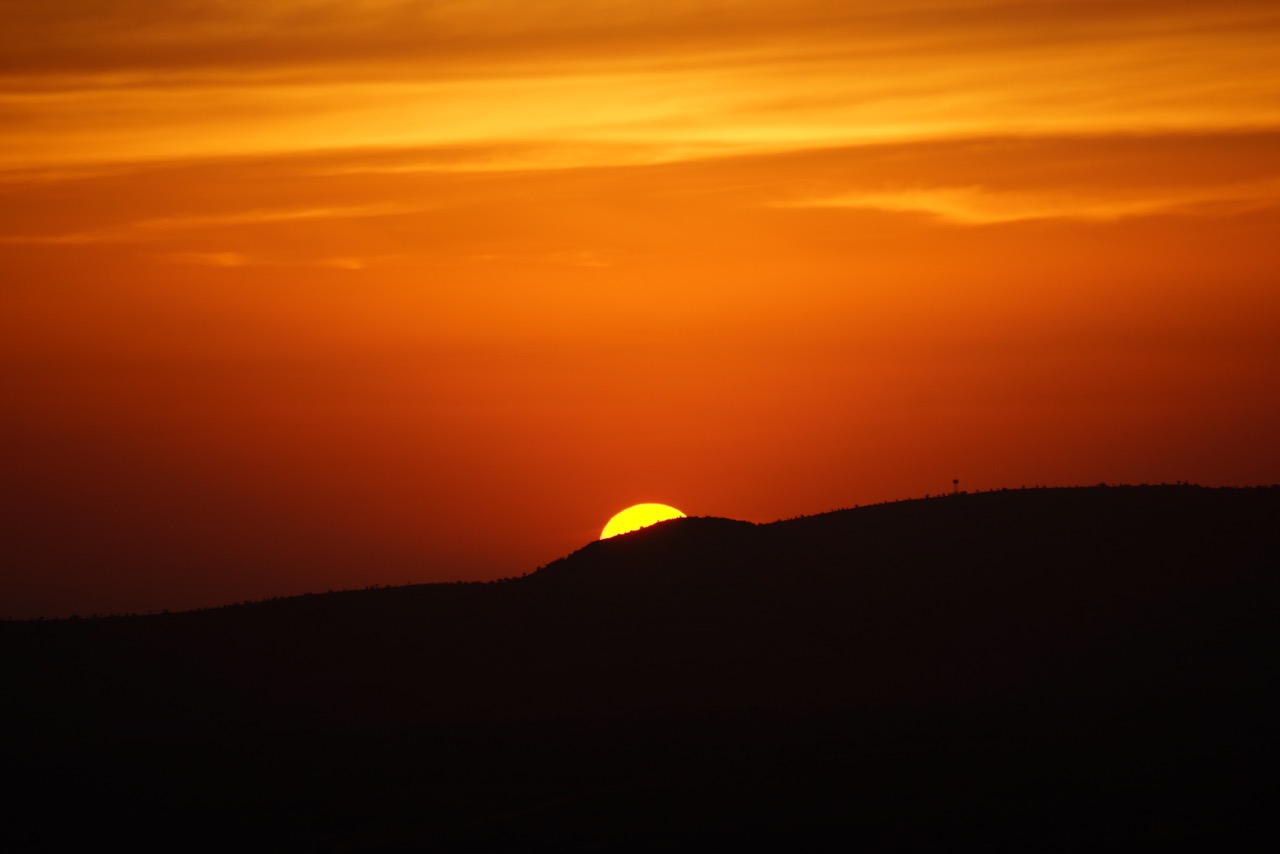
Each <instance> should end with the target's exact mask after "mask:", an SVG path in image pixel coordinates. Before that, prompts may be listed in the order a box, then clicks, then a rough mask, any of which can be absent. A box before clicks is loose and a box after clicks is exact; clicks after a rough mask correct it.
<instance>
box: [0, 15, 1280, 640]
mask: <svg viewBox="0 0 1280 854" xmlns="http://www.w3.org/2000/svg"><path fill="white" fill-rule="evenodd" d="M0 22H2V26H3V31H4V33H5V36H4V39H3V40H2V41H0V395H2V396H0V401H2V403H0V490H3V492H2V493H0V495H2V496H3V503H2V507H0V509H2V510H3V515H2V517H0V543H2V544H3V549H2V550H0V617H5V616H10V617H27V616H37V615H45V616H62V615H66V614H70V613H73V612H74V613H80V614H90V613H114V612H131V611H148V610H160V609H163V608H170V609H180V608H190V607H199V606H206V605H216V604H224V603H228V602H233V601H239V600H242V599H254V598H261V597H265V596H275V595H291V594H297V593H303V592H307V591H322V590H328V589H340V588H350V587H364V586H366V585H373V584H403V583H406V582H425V581H446V580H455V579H489V578H496V577H502V576H511V575H519V574H522V573H524V572H527V571H531V570H533V569H535V568H536V567H537V566H539V565H541V564H544V563H547V562H549V561H550V560H553V559H555V558H557V557H559V556H561V555H563V554H566V553H568V552H570V551H572V550H574V549H576V548H578V547H580V546H581V545H583V544H585V543H586V542H588V541H590V540H591V539H593V538H595V537H596V536H598V534H599V531H600V528H601V526H602V525H603V524H604V523H605V521H606V520H608V519H609V517H610V516H611V515H613V514H614V513H615V512H617V511H618V510H620V509H622V508H624V507H626V506H628V505H630V504H634V503H637V502H647V501H654V502H664V503H668V504H672V505H674V506H676V507H678V508H680V509H681V510H683V511H684V512H686V513H688V514H690V515H699V516H701V515H714V516H728V517H733V518H738V519H748V520H752V521H759V522H765V521H772V520H774V519H777V518H780V517H787V516H794V515H799V514H805V513H815V512H820V511H824V510H827V509H831V508H835V507H844V506H851V505H854V504H866V503H872V502H877V501H884V500H892V499H897V498H905V497H913V496H922V495H924V494H926V493H938V492H943V491H948V490H950V488H951V481H952V479H953V478H959V479H960V480H961V485H962V487H965V488H969V489H987V488H998V487H1004V486H1008V487H1017V486H1021V485H1024V484H1026V485H1035V484H1044V485H1073V484H1093V483H1098V482H1102V481H1105V482H1111V483H1118V482H1135V483H1136V482H1174V481H1179V480H1189V481H1194V482H1199V483H1203V484H1207V485H1227V484H1235V485H1248V484H1260V483H1273V482H1277V481H1280V439H1278V437H1280V61H1277V51H1278V50H1280V48H1278V47H1277V46H1280V5H1277V4H1276V3H1275V2H1274V0H1256V2H1232V0H1225V2H1213V3H1209V2H1178V0H1169V2H1156V0H1152V2H1144V1H1143V0H1135V2H1120V3H1117V2H1105V3H1104V2H1089V0H1070V2H1066V0H1064V1H1063V2H1058V0H1020V2H997V0H992V2H983V0H905V2H903V0H899V2H882V3H851V2H836V0H742V2H734V0H678V2H676V1H675V0H646V2H638V0H562V2H536V3H516V2H509V0H507V1H506V2H498V1H497V0H440V1H439V2H428V0H254V2H249V0H221V1H220V2H211V1H210V2H199V0H114V2H111V3H102V2H96V0H47V2H32V0H0Z"/></svg>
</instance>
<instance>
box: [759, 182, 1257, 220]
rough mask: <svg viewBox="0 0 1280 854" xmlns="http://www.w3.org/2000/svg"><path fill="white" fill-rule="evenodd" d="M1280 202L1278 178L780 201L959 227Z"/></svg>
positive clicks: (1225, 209) (1226, 209)
mask: <svg viewBox="0 0 1280 854" xmlns="http://www.w3.org/2000/svg"><path fill="white" fill-rule="evenodd" d="M1277 205H1280V181H1273V182H1270V183H1263V184H1249V185H1243V184H1241V185H1228V186H1216V187H1214V186H1210V187H1163V188H1147V189H1144V190H1142V191H1141V192H1135V191H1134V190H1133V189H1128V190H1127V191H1126V190H1123V189H1122V190H1119V191H1117V192H1112V193H1099V194H1082V193H1079V192H1071V191H1059V192H1049V191H1041V192H1017V191H1006V190H999V189H992V188H989V187H983V186H964V187H954V186H938V187H900V188H893V189H863V190H853V191H850V192H846V193H840V194H836V195H831V196H824V197H819V198H810V199H802V200H797V201H788V202H782V203H779V206H781V207H825V208H852V209H859V210H877V211H886V212H891V213H908V214H923V215H927V216H931V217H934V218H936V219H938V220H941V221H943V222H948V223H952V224H956V225H998V224H1001V223H1009V222H1020V221H1025V220H1039V219H1074V220H1086V221H1090V220H1091V221H1099V222H1106V221H1114V220H1121V219H1129V218H1132V217H1141V216H1152V215H1157V214H1175V213H1197V214H1201V215H1203V214H1232V213H1240V212H1243V211H1247V210H1252V209H1257V208H1263V207H1272V206H1277Z"/></svg>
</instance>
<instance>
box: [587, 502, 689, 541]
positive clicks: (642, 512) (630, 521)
mask: <svg viewBox="0 0 1280 854" xmlns="http://www.w3.org/2000/svg"><path fill="white" fill-rule="evenodd" d="M683 518H684V514H683V513H681V512H680V511H679V510H677V509H676V508H674V507H672V506H670V505H668V504H633V505H632V506H630V507H628V508H627V509H626V510H623V511H622V512H621V513H617V514H615V515H614V517H613V518H612V519H610V520H609V524H607V525H605V526H604V530H603V531H601V532H600V539H602V540H607V539H609V538H610V537H616V536H618V535H619V534H628V533H630V532H632V531H638V530H639V529H641V528H647V527H649V526H650V525H653V524H655V523H657V522H665V521H667V520H668V519H683Z"/></svg>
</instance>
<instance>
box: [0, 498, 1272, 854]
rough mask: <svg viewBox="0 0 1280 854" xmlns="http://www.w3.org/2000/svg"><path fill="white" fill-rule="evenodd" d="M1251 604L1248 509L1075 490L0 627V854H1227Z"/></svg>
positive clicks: (1263, 733) (1264, 816)
mask: <svg viewBox="0 0 1280 854" xmlns="http://www.w3.org/2000/svg"><path fill="white" fill-rule="evenodd" d="M1278 593H1280V488H1275V487H1271V488H1254V489H1206V488H1199V487H1190V486H1164V487H1101V486H1100V487H1091V488H1077V489H1033V490H1011V491H998V492H988V493H981V494H964V493H961V494H957V495H950V496H946V497H940V498H933V499H925V500H915V501H904V502H898V503H892V504H883V505H876V506H871V507H865V508H858V509H851V510H843V511H837V512H833V513H827V514H822V515H819V516H813V517H805V518H799V519H793V520H788V521H782V522H776V523H772V524H768V525H755V524H751V523H746V522H737V521H732V520H727V519H716V518H688V519H676V520H671V521H669V522H663V523H660V524H658V525H655V526H653V527H651V528H647V529H643V530H641V531H637V532H634V533H632V534H628V535H624V536H621V537H617V538H613V539H609V540H603V541H599V542H594V543H591V544H589V545H587V546H586V547H584V548H582V549H580V550H579V551H577V552H575V553H573V554H571V555H569V556H567V557H565V558H562V559H560V560H558V561H555V562H554V563H552V564H550V565H548V566H546V567H543V568H541V569H539V570H538V571H536V572H533V573H531V574H529V575H527V576H525V577H522V578H516V579H509V580H505V581H501V582H492V583H467V584H437V585H420V586H412V587H404V588H386V589H372V590H364V591H351V592H343V593H334V594H325V595H314V596H303V597H297V598H292V599H282V600H273V601H268V602H261V603H254V604H245V605H238V606H233V607H228V608H222V609H211V610H207V611H198V612H190V613H182V614H166V615H155V616H146V617H121V618H104V619H91V620H65V621H36V622H10V623H5V624H2V625H0V637H2V638H3V640H4V643H3V658H2V660H3V664H4V672H5V673H6V680H5V681H6V683H7V686H6V692H5V693H6V698H5V700H4V721H5V727H4V730H5V735H4V737H3V741H2V742H0V745H2V749H3V753H2V754H0V755H2V756H3V757H4V759H5V764H6V766H7V767H8V769H9V771H8V774H7V776H8V777H9V778H10V779H11V780H14V781H19V782H20V783H21V784H22V785H21V786H20V787H19V788H20V789H21V794H20V795H19V796H18V797H17V798H16V799H15V800H14V802H13V804H12V806H13V812H12V815H14V816H15V818H14V820H12V821H6V823H5V824H6V827H5V831H4V832H5V836H6V837H7V842H6V840H5V839H0V842H2V843H4V844H5V848H6V850H15V851H16V850H35V849H41V848H53V847H59V846H63V845H65V844H69V843H74V844H81V845H88V844H92V845H94V846H95V847H103V843H104V842H112V841H113V844H114V843H118V844H119V845H120V846H121V847H130V848H134V849H137V848H149V847H156V848H158V847H166V848H173V847H181V848H189V849H190V848H208V849H210V850H213V849H218V850H223V849H225V847H226V846H227V845H228V844H235V840H240V839H244V838H252V839H254V840H257V841H259V842H262V843H264V844H268V845H271V846H273V847H278V848H280V847H282V848H288V849H292V850H312V849H315V850H447V851H453V850H457V851H526V850H544V851H588V850H637V851H647V850H681V851H683V850H688V851H708V850H721V849H738V850H741V849H743V848H753V847H759V848H761V849H769V850H774V849H778V848H782V847H796V846H799V850H851V849H856V848H867V849H869V850H936V849H938V848H943V849H952V848H955V847H959V846H960V845H962V844H970V843H973V844H980V845H983V846H985V847H986V848H988V849H995V850H1019V851H1026V850H1079V848H1080V847H1082V846H1085V845H1087V846H1089V847H1090V848H1094V849H1096V848H1113V849H1117V850H1119V849H1124V850H1133V848H1135V847H1159V848H1162V849H1167V848H1169V847H1175V846H1178V845H1182V844H1186V845H1188V846H1192V847H1207V846H1213V847H1222V846H1223V845H1224V844H1226V845H1228V847H1234V848H1236V849H1239V848H1241V847H1242V846H1244V845H1246V844H1249V845H1252V844H1254V843H1255V842H1260V841H1262V840H1263V839H1264V834H1267V833H1272V832H1273V831H1272V830H1271V822H1270V821H1269V819H1268V816H1269V812H1270V809H1271V807H1270V804H1269V798H1268V797H1266V795H1265V793H1266V788H1265V786H1264V785H1263V783H1264V781H1266V780H1268V779H1270V778H1271V777H1272V776H1273V775H1274V772H1275V767H1274V764H1273V762H1274V757H1275V746H1276V745H1275V741H1276V738H1275V734H1274V720H1275V712H1276V703H1275V689H1274V681H1275V680H1274V669H1275V660H1276V652H1277V643H1276V639H1277V625H1278V623H1277V617H1278V616H1280V609H1278V608H1277V606H1278V605H1280V596H1278V595H1277V594H1278ZM108 847H109V846H108Z"/></svg>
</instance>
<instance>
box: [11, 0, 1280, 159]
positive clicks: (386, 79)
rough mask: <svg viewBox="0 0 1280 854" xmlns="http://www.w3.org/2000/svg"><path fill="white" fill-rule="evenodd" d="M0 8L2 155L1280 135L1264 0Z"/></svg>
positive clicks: (755, 146) (662, 149)
mask: <svg viewBox="0 0 1280 854" xmlns="http://www.w3.org/2000/svg"><path fill="white" fill-rule="evenodd" d="M0 18H3V19H4V20H5V21H6V29H7V32H6V39H5V40H4V45H3V47H0V112H4V113H7V114H8V115H9V116H10V117H11V118H9V119H8V120H7V121H5V124H6V127H5V134H4V135H3V137H2V138H0V167H3V166H9V167H24V166H26V167H31V166H42V167H44V168H48V169H54V168H61V167H65V166H68V165H74V164H84V163H99V162H124V161H146V160H173V159H184V158H192V157H210V156H221V155H237V156H242V155H254V154H262V153H270V152H290V151H301V150H335V149H350V148H370V147H390V146H441V145H449V144H464V143H466V144H470V143H488V144H501V143H506V142H510V141H512V140H526V141H528V140H532V141H539V142H542V143H546V144H550V145H556V146H560V149H559V150H560V151H561V152H562V153H563V154H568V153H570V152H574V151H576V152H578V153H580V154H581V156H582V158H583V159H582V162H583V163H588V164H589V163H591V162H594V159H595V158H596V157H598V156H599V155H600V153H601V151H602V149H601V148H599V147H598V146H600V145H602V144H608V145H611V146H615V148H614V149H613V152H614V154H619V153H622V152H627V156H628V157H632V158H635V159H637V160H655V159H657V160H661V159H670V158H671V157H684V156H694V157H696V156H698V155H697V152H698V150H699V149H701V148H702V147H706V146H710V147H717V146H718V147H721V148H722V149H724V150H728V149H730V148H733V149H737V150H756V151H786V150H794V149H804V148H815V147H822V146H828V145H847V144H865V143H869V142H877V141H911V140H920V139H943V138H956V137H976V136H990V135H994V134H1001V133H1021V134H1040V135H1045V134H1063V133H1076V134H1099V133H1116V132H1137V131H1159V130H1165V131H1187V130H1214V129H1218V130H1220V129H1226V128H1262V127H1275V126H1280V66H1278V65H1277V64H1276V63H1275V61H1274V56H1275V44H1276V40H1277V37H1278V36H1280V9H1277V8H1276V7H1275V4H1274V3H1269V2H1265V0H1227V2H1222V3H1215V4H1204V3H1199V2H1191V0H1143V2H1134V3H1124V4H1110V3H1097V2H1070V3H1068V2H1058V0H1044V2H1036V3H1026V2H1012V0H987V2H973V0H929V2H925V0H915V2H898V3H893V4H888V3H886V4H850V3H846V2H837V1H836V0H787V2H783V0H753V2H744V3H732V4H727V3H723V2H712V0H705V2H684V0H681V2H652V3H639V2H628V0H609V1H608V2H605V0H590V2H588V0H569V2H565V3H557V4H554V5H553V6H545V5H541V4H526V5H525V6H522V7H519V8H516V7H514V6H513V5H512V4H510V3H507V2H498V0H467V1H466V2H463V0H457V2H443V3H432V4H423V3H419V2H410V0H365V2H360V3H341V4H340V3H335V2H329V1H328V0H277V2H272V3H265V4H264V3H248V2H241V0H233V2H227V3H219V4H215V5H206V4H192V3H180V4H155V3H151V2H147V3H143V2H139V1H138V0H122V2H118V3H112V4H106V5H104V4H101V3H91V2H89V0H61V2H58V3H49V4H44V3H29V2H25V0H0ZM567 160H568V161H570V165H572V162H571V161H572V158H567Z"/></svg>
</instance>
